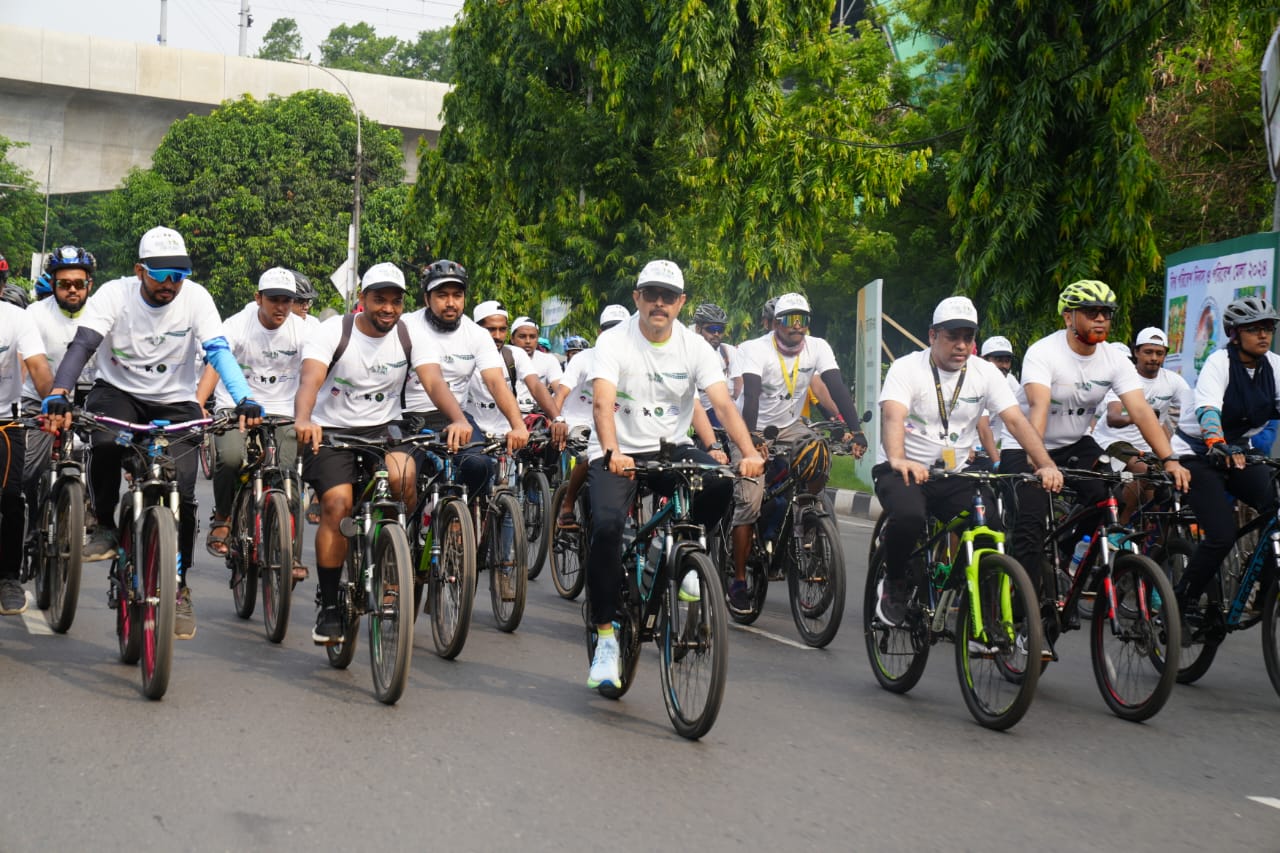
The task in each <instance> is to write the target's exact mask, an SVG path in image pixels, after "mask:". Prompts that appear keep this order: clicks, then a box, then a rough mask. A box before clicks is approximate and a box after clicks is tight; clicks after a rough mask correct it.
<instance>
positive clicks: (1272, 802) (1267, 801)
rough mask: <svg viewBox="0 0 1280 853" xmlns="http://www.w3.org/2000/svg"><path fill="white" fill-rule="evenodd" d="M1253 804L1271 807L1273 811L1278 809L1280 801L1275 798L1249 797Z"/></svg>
mask: <svg viewBox="0 0 1280 853" xmlns="http://www.w3.org/2000/svg"><path fill="white" fill-rule="evenodd" d="M1248 799H1250V800H1253V801H1254V802H1255V803H1262V805H1264V806H1271V808H1273V809H1280V800H1277V799H1276V798H1275V797H1249V798H1248Z"/></svg>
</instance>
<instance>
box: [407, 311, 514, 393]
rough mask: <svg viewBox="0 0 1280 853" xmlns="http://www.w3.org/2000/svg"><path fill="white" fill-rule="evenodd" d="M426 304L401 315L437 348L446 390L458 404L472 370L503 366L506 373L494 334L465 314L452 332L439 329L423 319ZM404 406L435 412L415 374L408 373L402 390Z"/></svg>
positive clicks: (413, 329)
mask: <svg viewBox="0 0 1280 853" xmlns="http://www.w3.org/2000/svg"><path fill="white" fill-rule="evenodd" d="M426 313H427V309H426V308H419V309H418V310H417V311H414V312H413V313H412V314H410V315H408V316H407V317H405V318H404V322H405V324H406V325H407V326H408V327H409V329H410V330H411V331H412V332H413V333H414V334H415V335H416V336H418V337H421V338H423V339H424V340H426V341H427V345H428V346H430V347H431V348H432V350H434V351H435V352H436V355H437V358H438V360H439V362H440V371H441V372H442V373H443V374H444V381H445V382H447V383H448V384H449V390H450V391H452V392H453V396H454V397H455V398H456V399H457V401H458V405H459V406H461V405H462V403H463V401H464V400H466V398H467V383H468V382H470V381H471V374H472V373H475V372H478V371H481V370H487V369H488V368H490V367H497V368H501V369H502V374H503V376H506V373H507V365H506V364H505V363H504V362H503V361H502V356H501V355H499V354H498V348H497V347H495V346H494V345H493V338H492V337H490V335H489V332H488V331H487V330H486V329H485V328H484V327H483V326H481V325H480V324H478V323H476V322H475V321H474V320H472V319H471V318H470V317H468V316H466V315H465V314H464V315H463V316H462V318H461V319H460V321H459V323H458V328H456V329H454V330H453V331H452V332H439V331H436V330H435V329H433V328H432V327H431V325H430V324H429V323H427V320H426V316H425V315H426ZM404 410H405V411H406V412H434V411H435V410H436V404H435V403H433V402H431V398H430V397H428V396H427V392H426V389H424V388H423V387H422V383H421V382H419V381H418V377H417V375H416V374H414V375H412V376H410V377H409V387H408V388H406V389H405V393H404Z"/></svg>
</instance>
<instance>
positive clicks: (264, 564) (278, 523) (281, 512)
mask: <svg viewBox="0 0 1280 853" xmlns="http://www.w3.org/2000/svg"><path fill="white" fill-rule="evenodd" d="M292 528H293V518H292V516H291V515H290V513H289V502H288V501H287V500H285V496H284V494H283V493H282V492H275V491H273V492H270V493H269V494H268V495H267V499H266V502H265V505H264V506H263V510H262V533H261V535H262V539H261V545H260V547H259V550H258V558H259V559H258V566H259V572H260V573H261V575H262V623H263V627H264V628H265V629H266V632H267V639H268V640H270V641H271V642H273V643H279V642H281V641H282V640H284V635H285V632H286V631H288V630H289V609H290V607H291V605H292V601H293V537H292V536H291V535H290V530H291V529H292Z"/></svg>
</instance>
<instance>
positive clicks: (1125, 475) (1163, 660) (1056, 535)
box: [1040, 468, 1182, 722]
mask: <svg viewBox="0 0 1280 853" xmlns="http://www.w3.org/2000/svg"><path fill="white" fill-rule="evenodd" d="M1061 470H1062V474H1063V476H1064V477H1066V478H1067V482H1068V483H1070V482H1071V480H1072V479H1076V480H1080V479H1093V480H1100V481H1103V482H1107V483H1110V484H1111V487H1110V488H1109V489H1108V491H1107V495H1106V497H1105V498H1103V499H1102V500H1100V501H1098V502H1096V503H1095V504H1094V505H1092V506H1089V505H1077V506H1074V507H1073V508H1071V509H1070V510H1069V511H1068V512H1067V514H1066V515H1065V516H1064V517H1062V518H1060V519H1058V520H1057V521H1056V522H1055V521H1054V520H1053V519H1052V518H1050V519H1049V522H1048V524H1047V530H1048V535H1047V536H1046V539H1045V553H1044V556H1045V559H1046V562H1047V566H1046V567H1045V571H1044V573H1043V575H1042V579H1041V581H1042V586H1041V594H1040V612H1041V616H1042V618H1043V620H1044V623H1045V639H1046V642H1047V648H1048V649H1049V650H1050V651H1051V652H1052V650H1053V648H1054V644H1055V643H1056V641H1057V638H1058V637H1059V636H1061V634H1063V633H1064V632H1066V631H1071V630H1075V629H1076V628H1079V627H1080V618H1079V607H1078V605H1079V603H1080V602H1081V600H1082V599H1086V598H1087V597H1088V596H1092V597H1093V610H1092V618H1091V620H1090V630H1089V649H1090V660H1091V663H1092V666H1093V674H1094V679H1095V680H1096V682H1097V684H1098V690H1099V691H1100V692H1101V693H1102V699H1103V701H1104V702H1106V704H1107V707H1108V708H1110V709H1111V711H1112V713H1114V714H1115V715H1116V716H1118V717H1120V718H1121V719H1125V720H1130V721H1134V722H1140V721H1142V720H1146V719H1149V718H1150V717H1152V716H1154V715H1155V714H1156V713H1157V712H1158V711H1159V710H1160V709H1161V708H1162V707H1164V704H1165V702H1166V701H1168V699H1169V695H1170V693H1171V692H1172V691H1173V684H1174V676H1175V674H1176V672H1177V661H1178V655H1179V649H1180V646H1181V637H1182V632H1181V620H1180V618H1179V616H1178V608H1177V604H1176V602H1175V601H1174V598H1173V586H1172V585H1171V584H1170V583H1169V580H1168V578H1167V577H1166V576H1165V573H1164V571H1163V570H1162V569H1161V568H1160V566H1158V565H1157V564H1156V563H1155V562H1154V561H1153V560H1152V559H1151V558H1149V557H1146V556H1143V555H1142V554H1138V553H1136V551H1134V550H1132V547H1133V543H1135V542H1136V541H1137V540H1139V539H1141V538H1142V537H1144V536H1145V535H1146V531H1145V530H1138V531H1135V530H1133V529H1131V528H1129V527H1126V526H1124V525H1121V524H1120V523H1119V521H1118V517H1119V502H1118V500H1117V499H1116V493H1117V492H1118V491H1119V490H1120V489H1122V488H1123V487H1124V485H1125V484H1127V483H1130V482H1132V481H1133V480H1134V478H1135V476H1136V475H1134V474H1132V473H1130V472H1128V471H1120V472H1110V471H1093V470H1075V469H1070V468H1063V469H1061ZM1146 479H1150V480H1154V481H1155V482H1157V483H1160V484H1165V483H1168V482H1169V481H1168V478H1167V477H1164V476H1163V475H1159V476H1157V475H1154V474H1148V475H1146ZM1090 518H1096V522H1095V523H1094V526H1093V533H1092V536H1091V539H1090V543H1089V548H1088V551H1087V552H1086V553H1085V555H1084V557H1083V558H1082V559H1081V561H1080V565H1079V568H1078V569H1076V570H1075V572H1074V574H1072V573H1071V572H1069V571H1067V570H1066V569H1065V568H1064V561H1067V562H1065V565H1068V566H1069V556H1068V555H1070V553H1071V549H1072V548H1074V546H1075V532H1076V530H1077V528H1078V526H1079V525H1080V524H1081V522H1087V521H1089V519H1090ZM1117 545H1120V546H1121V548H1120V549H1118V548H1117ZM1063 586H1065V587H1066V589H1065V590H1063V589H1061V587H1063ZM1051 659H1053V660H1056V659H1057V653H1056V652H1053V653H1052V658H1051ZM1047 665H1048V661H1044V662H1043V663H1042V665H1041V667H1042V668H1043V667H1045V666H1047Z"/></svg>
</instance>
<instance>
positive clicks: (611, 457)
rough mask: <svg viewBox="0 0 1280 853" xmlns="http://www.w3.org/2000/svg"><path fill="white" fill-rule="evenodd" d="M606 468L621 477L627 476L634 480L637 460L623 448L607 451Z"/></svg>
mask: <svg viewBox="0 0 1280 853" xmlns="http://www.w3.org/2000/svg"><path fill="white" fill-rule="evenodd" d="M604 462H605V470H607V471H608V472H609V473H610V474H617V475H618V476H619V477H626V478H627V479H628V480H634V479H635V477H636V472H635V471H633V470H632V469H633V468H635V467H636V460H635V459H632V458H631V457H630V456H628V455H627V454H625V453H623V452H622V451H621V450H619V451H613V452H607V453H605V460H604Z"/></svg>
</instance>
